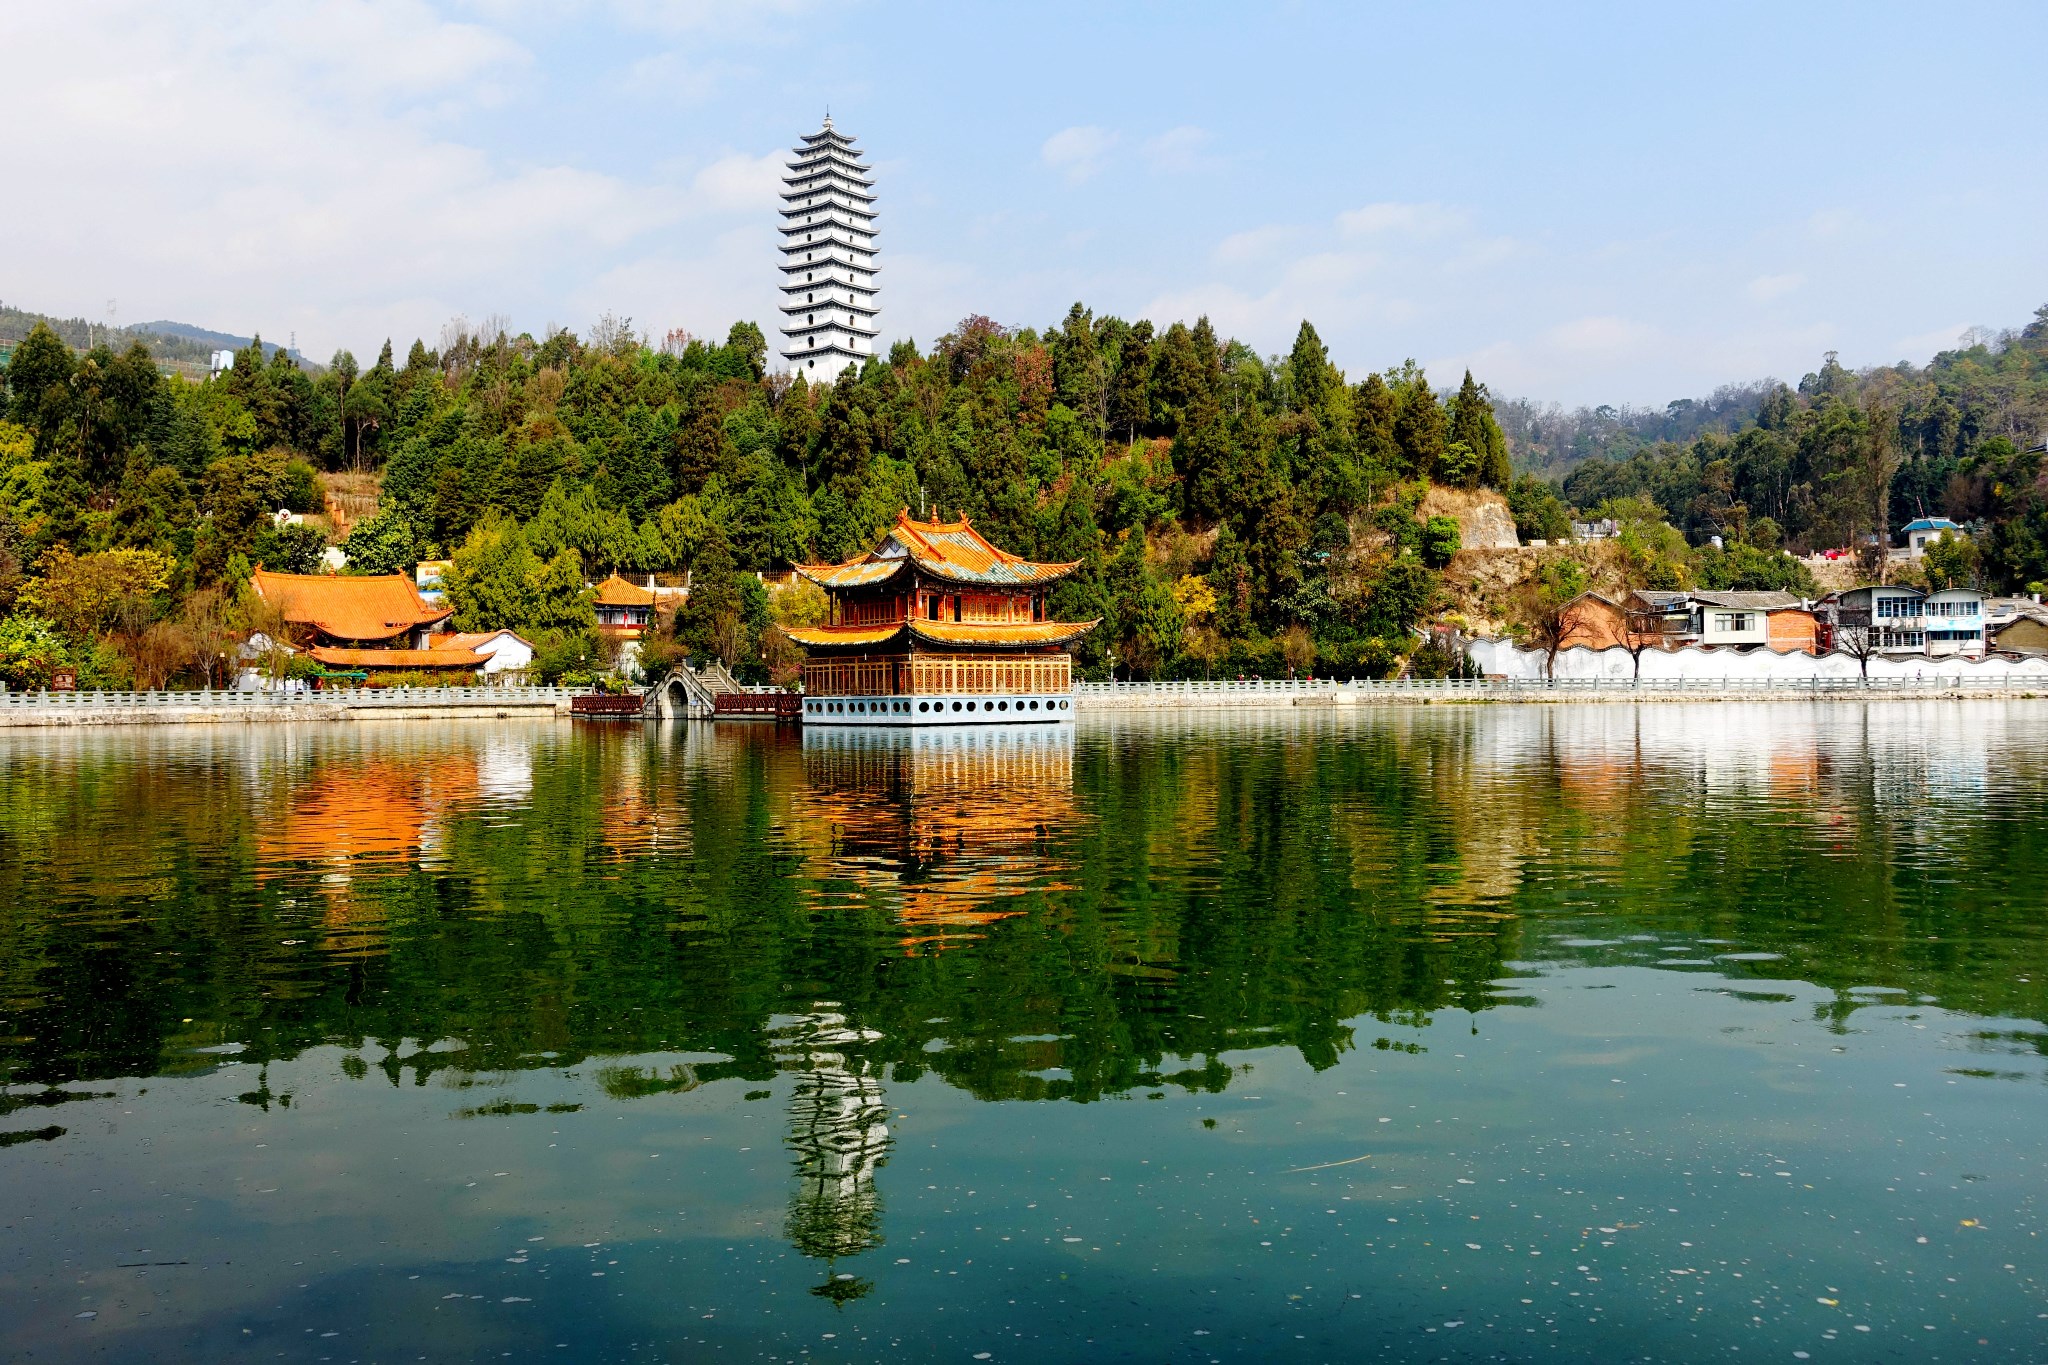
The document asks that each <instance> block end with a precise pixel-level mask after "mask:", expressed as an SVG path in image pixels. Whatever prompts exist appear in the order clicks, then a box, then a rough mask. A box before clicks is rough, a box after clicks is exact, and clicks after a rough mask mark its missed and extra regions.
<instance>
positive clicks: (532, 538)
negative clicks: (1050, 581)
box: [0, 304, 1510, 681]
mask: <svg viewBox="0 0 2048 1365" xmlns="http://www.w3.org/2000/svg"><path fill="white" fill-rule="evenodd" d="M259 347H260V341H259V342H258V343H256V344H252V345H251V346H250V347H248V348H246V349H245V350H243V351H242V352H240V353H239V354H238V355H237V358H236V363H235V366H234V368H233V369H232V370H231V371H230V372H228V373H226V374H224V375H223V376H221V377H220V378H219V379H217V380H213V381H210V382H204V383H193V382H188V381H185V380H182V379H177V378H174V377H167V376H164V375H161V374H159V372H158V368H157V366H156V364H155V363H154V361H153V358H152V357H151V356H150V354H149V353H148V352H147V350H146V348H143V347H141V346H139V345H137V346H132V347H130V348H129V349H128V350H127V351H125V352H122V353H119V354H116V353H114V352H113V351H112V350H111V349H109V348H104V347H102V348H96V349H94V350H91V351H88V352H86V353H84V354H82V355H80V354H77V353H75V352H74V350H73V348H72V347H70V346H67V345H66V344H64V342H63V341H62V340H61V339H60V338H59V337H57V336H56V335H54V334H53V333H52V332H50V331H49V330H48V329H37V330H36V331H35V332H33V333H31V335H30V336H29V337H28V338H26V339H25V340H24V341H23V342H22V343H21V344H20V346H18V347H17V348H16V350H15V353H14V357H13V360H12V363H11V365H10V367H9V369H8V371H7V393H8V408H7V417H8V425H6V426H5V427H0V471H4V473H0V479H4V483H0V537H4V556H5V557H4V560H0V571H4V580H0V594H4V599H0V605H4V606H6V607H7V608H8V609H10V610H11V612H12V615H11V616H10V617H9V620H8V624H7V626H6V632H7V638H8V639H9V640H11V641H12V643H11V645H7V646H5V648H8V649H11V650H12V652H13V653H14V654H15V655H22V654H24V652H26V653H31V654H32V653H34V652H35V651H36V650H38V649H41V650H43V651H44V654H45V655H46V656H50V657H54V654H55V652H57V651H59V650H60V648H61V649H62V650H68V651H69V653H70V654H71V655H73V656H76V657H75V659H74V661H75V662H78V663H80V664H81V665H83V666H84V667H85V668H86V669H87V672H88V674H90V675H93V676H105V677H108V678H115V677H122V676H125V677H132V678H134V679H137V680H141V681H157V680H160V679H161V678H164V677H172V676H180V675H191V674H194V673H195V672H197V673H207V674H211V673H213V672H214V671H215V668H216V666H217V665H218V663H219V656H220V654H221V650H222V648H223V642H224V641H225V640H226V638H227V636H228V635H229V634H230V633H231V629H232V627H233V625H234V624H235V623H236V620H237V618H236V612H237V611H238V610H241V611H242V612H243V615H244V617H246V612H247V608H248V604H247V603H246V602H243V601H241V600H240V584H241V583H242V581H243V580H244V579H245V577H246V571H247V569H248V567H249V566H250V565H252V564H255V563H259V562H260V563H263V564H266V565H268V566H269V567H271V568H274V569H288V570H298V571H306V570H310V569H311V568H312V567H313V566H314V565H315V564H316V563H317V561H318V557H319V554H320V552H321V551H322V550H323V549H324V548H325V544H326V540H325V537H324V536H323V535H322V533H321V531H320V529H319V527H318V525H317V524H308V525H294V526H283V527H280V526H278V525H276V524H275V519H274V516H273V514H274V513H275V512H276V511H277V510H278V509H280V508H284V509H289V510H293V511H303V512H318V511H320V509H321V508H322V507H323V506H324V505H326V504H327V502H328V494H329V492H330V491H331V489H332V488H333V487H355V486H360V485H361V484H362V482H363V481H365V480H374V481H375V483H376V487H377V501H376V508H377V510H376V513H375V515H374V516H372V517H369V518H367V519H365V520H363V521H361V522H360V523H358V524H355V525H353V526H352V527H350V528H349V530H348V532H347V535H346V538H345V539H344V540H343V542H342V544H343V548H344V549H345V550H346V552H347V554H348V556H349V560H350V569H351V570H352V571H357V572H366V573H382V572H393V571H399V570H404V569H407V568H409V567H410V566H411V565H412V564H413V563H415V562H416V561H418V560H419V559H422V558H428V557H436V556H443V555H447V556H452V557H453V559H454V561H455V570H454V572H453V573H452V575H451V577H450V593H451V597H452V598H453V600H454V601H455V603H456V604H457V606H458V608H459V611H460V622H461V624H462V625H464V626H465V627H468V628H490V627H494V626H498V625H509V626H513V627H516V628H519V629H521V630H524V631H528V632H530V633H531V634H533V635H534V636H536V637H544V641H543V642H544V643H547V644H549V645H550V646H551V648H553V647H556V646H559V648H556V649H555V650H554V652H555V653H556V654H559V655H560V656H561V657H565V658H567V657H575V658H581V657H584V656H586V655H588V654H590V653H591V649H590V647H589V646H590V641H588V640H587V638H586V637H587V634H588V631H589V627H590V625H591V621H592V617H591V609H590V606H589V603H588V601H587V600H586V596H585V594H584V593H583V591H582V590H583V586H584V584H585V582H586V581H589V580H591V579H594V578H596V577H597V576H600V575H602V574H604V573H606V572H609V571H611V570H614V569H618V570H624V571H628V572H632V573H647V572H656V573H670V572H680V571H688V572H690V573H691V574H692V586H693V591H692V594H691V599H690V603H689V606H688V607H687V608H686V609H685V610H684V611H683V613H682V614H681V618H680V619H679V620H678V621H677V622H676V623H675V626H674V635H673V637H672V640H668V641H657V642H655V643H654V644H653V645H652V646H650V648H652V649H653V650H654V652H655V653H657V654H659V653H661V651H662V649H663V648H664V647H669V648H673V649H674V650H676V651H684V650H688V651H693V652H699V653H708V652H716V653H719V654H722V655H724V656H726V657H727V658H728V659H733V660H736V661H738V662H740V663H741V664H745V665H750V666H760V665H761V664H762V654H763V642H764V637H765V638H766V639H767V640H768V641H769V642H771V643H772V641H773V638H774V637H773V632H769V631H767V629H766V628H767V627H768V626H769V625H770V624H771V623H772V618H773V616H774V615H775V613H776V612H778V611H779V612H782V613H783V614H785V615H787V614H788V613H792V612H795V613H802V612H806V611H815V610H816V608H817V605H818V604H817V603H816V602H815V601H807V600H806V594H805V593H804V592H803V591H802V590H798V591H796V592H793V593H785V594H782V595H781V598H780V599H778V600H777V602H775V603H774V604H771V603H770V601H769V595H768V594H767V593H766V592H765V591H764V590H763V588H762V587H761V585H760V583H759V582H758V581H757V580H756V579H755V578H754V576H753V575H752V574H751V573H748V572H746V571H749V570H776V569H780V568H783V567H786V566H787V565H789V564H791V563H792V562H796V561H801V560H818V559H823V560H833V559H839V558H843V557H846V556H849V555H852V554H854V553H857V552H858V551H860V550H862V549H864V548H865V547H866V546H867V545H868V544H870V543H871V542H872V541H873V540H874V538H875V537H876V536H877V535H878V533H879V532H880V530H881V528H883V527H884V526H885V525H887V523H888V522H889V521H891V520H892V519H893V518H894V517H895V515H896V513H897V511H898V510H899V509H901V508H909V509H911V510H912V511H913V512H914V513H922V514H924V515H928V516H935V517H936V516H945V517H949V518H950V517H954V516H957V515H962V514H964V515H967V516H970V517H972V518H973V519H974V521H975V524H976V525H977V526H979V527H980V528H981V529H982V530H983V531H984V532H985V533H986V534H988V535H989V536H990V537H991V538H992V539H993V540H995V541H996V542H997V543H998V544H1001V545H1003V546H1005V547H1006V548H1009V549H1012V550H1014V551H1016V552H1017V553H1020V554H1025V555H1029V556H1033V557H1036V558H1042V559H1053V560H1078V561H1081V568H1080V570H1079V571H1077V572H1076V573H1075V574H1074V575H1072V576H1071V577H1070V578H1069V579H1068V580H1067V581H1066V582H1065V583H1064V584H1063V585H1062V586H1061V588H1060V589H1059V594H1058V596H1057V598H1056V599H1055V601H1054V603H1053V607H1054V610H1055V611H1056V612H1057V613H1058V614H1059V615H1060V616H1061V617H1063V618H1067V619H1080V620H1090V619H1095V618H1098V617H1099V618H1101V619H1102V621H1103V628H1102V629H1100V630H1098V631H1097V632H1095V633H1094V634H1093V635H1092V636H1091V637H1090V639H1089V641H1088V644H1087V646H1086V648H1085V650H1084V653H1083V656H1082V658H1081V660H1080V662H1081V663H1082V665H1083V666H1084V667H1085V668H1086V669H1088V670H1091V671H1093V672H1095V673H1097V674H1101V673H1103V672H1105V671H1107V670H1108V669H1110V668H1112V667H1114V668H1116V669H1117V670H1118V671H1120V672H1130V671H1136V672H1138V673H1141V674H1158V673H1171V672H1180V673H1192V674H1195V675H1197V676H1199V675H1200V674H1201V673H1203V672H1204V671H1213V672H1230V673H1236V672H1246V671H1257V672H1261V673H1273V672H1276V671H1278V672H1284V671H1285V670H1286V669H1287V668H1289V667H1294V668H1297V669H1309V668H1313V667H1316V666H1318V665H1319V664H1320V665H1321V666H1323V667H1324V668H1326V669H1327V668H1342V669H1364V670H1369V671H1385V670H1386V669H1388V668H1391V667H1393V666H1395V665H1396V663H1397V662H1398V661H1400V660H1402V659H1405V658H1406V657H1407V656H1409V655H1410V654H1411V653H1412V652H1413V651H1414V641H1413V637H1412V634H1411V630H1412V627H1414V626H1415V625H1416V623H1417V622H1419V621H1421V620H1423V619H1424V618H1425V617H1426V616H1427V615H1428V614H1429V612H1430V610H1431V608H1432V606H1433V605H1434V602H1435V598H1436V592H1437V584H1438V571H1439V570H1440V568H1441V567H1442V565H1443V564H1444V563H1445V562H1446V560H1447V559H1448V558H1449V556H1450V555H1451V554H1453V553H1455V551H1456V550H1457V548H1458V535H1457V528H1456V525H1455V523H1450V524H1448V525H1446V524H1445V520H1446V519H1439V520H1438V521H1436V522H1433V523H1432V522H1426V521H1425V520H1424V519H1420V518H1418V517H1417V515H1416V508H1417V505H1418V503H1419V501H1420V499H1421V497H1422V496H1423V493H1424V492H1425V491H1426V489H1427V488H1428V486H1429V483H1430V482H1431V481H1432V480H1434V481H1437V482H1441V483H1445V484H1453V485H1459V486H1464V487H1481V486H1496V487H1499V486H1505V485H1506V484H1507V483H1508V481H1509V477H1510V471H1509V456H1508V446H1507V442H1506V439H1505V438H1504V436H1503V435H1502V432H1501V430H1500V427H1499V424H1498V423H1497V422H1496V421H1495V419H1494V416H1493V412H1492V409H1491V406H1490V403H1489V400H1488V397H1487V394H1486V391H1485V389H1484V388H1483V387H1482V386H1481V385H1479V384H1478V383H1477V382H1475V381H1474V380H1473V379H1472V377H1471V376H1470V375H1467V376H1465V378H1464V382H1463V384H1462V385H1461V386H1460V388H1459V389H1458V390H1457V391H1455V392H1454V393H1451V394H1450V395H1449V397H1448V399H1446V398H1445V397H1444V396H1441V395H1439V394H1438V393H1437V392H1436V390H1435V389H1433V388H1432V386H1431V384H1430V383H1429V381H1428V379H1427V378H1426V377H1425V376H1424V374H1423V373H1422V372H1421V371H1420V370H1418V369H1417V368H1415V367H1414V366H1413V365H1412V364H1408V365H1404V366H1402V367H1400V368H1398V369H1394V370H1391V371H1389V372H1387V373H1385V374H1373V375H1368V376H1366V377H1365V378H1364V379H1363V380H1361V381H1359V382H1357V383H1352V382H1349V381H1348V380H1347V379H1346V378H1345V376H1343V375H1342V374H1340V373H1339V372H1338V371H1337V370H1336V369H1335V368H1334V367H1332V365H1331V364H1330V361H1329V358H1328V355H1327V353H1326V351H1325V349H1324V347H1323V346H1322V344H1321V342H1320V341H1319V340H1318V339H1317V336H1316V333H1315V330H1314V328H1313V327H1311V326H1310V325H1308V324H1307V323H1304V324H1303V325H1302V327H1301V330H1300V334H1299V336H1298V337H1297V339H1296V341H1295V344H1294V347H1293V349H1292V351H1291V352H1290V353H1289V354H1288V355H1287V356H1286V357H1284V358H1272V359H1261V358H1260V357H1259V356H1257V355H1256V354H1255V353H1253V352H1252V351H1251V350H1250V349H1249V348H1247V347H1245V346H1243V345H1241V344H1238V343H1235V342H1228V341H1225V340H1223V339H1221V338H1219V337H1218V336H1217V335H1216V333H1215V331H1214V330H1213V329H1212V328H1211V327H1210V326H1209V324H1208V322H1207V321H1206V320H1201V321H1198V322H1196V323H1195V324H1194V325H1193V326H1187V325H1184V324H1180V323H1175V324H1174V325H1172V326H1170V327H1168V328H1166V329H1165V330H1164V331H1159V330H1158V329H1155V328H1154V327H1153V325H1152V324H1150V323H1148V322H1138V323H1135V324H1133V323H1126V322H1124V321H1122V320H1120V319H1117V318H1097V317H1095V316H1094V315H1093V314H1092V313H1091V312H1090V311H1089V310H1087V309H1086V308H1083V307H1081V306H1080V305H1078V304H1077V305H1076V306H1075V307H1074V308H1073V309H1072V310H1071V311H1070V312H1069V313H1068V315H1067V316H1066V318H1064V319H1063V320H1062V321H1061V322H1060V323H1059V325H1058V326H1056V327H1052V328H1048V329H1047V330H1045V331H1044V332H1038V331H1035V330H1032V329H1028V328H1027V329H1023V330H1018V331H1013V330H1010V329H1007V328H1004V327H1001V326H998V325H997V324H995V323H994V322H992V321H990V320H989V319H987V318H982V317H970V318H968V319H966V320H965V321H963V322H962V323H961V324H960V325H959V326H958V327H957V328H956V329H955V330H954V331H953V332H952V333H951V334H949V335H947V336H945V337H942V338H940V340H939V341H938V342H937V343H936V344H935V345H934V346H932V347H931V348H930V350H928V351H926V350H920V349H919V348H918V347H917V346H916V345H914V344H912V343H910V342H907V341H906V342H899V343H897V344H896V345H895V346H894V347H893V348H891V350H890V352H889V354H888V356H887V357H886V358H883V357H877V358H875V359H874V360H872V361H870V362H868V363H867V364H865V365H864V366H863V367H862V368H861V369H860V371H859V372H858V373H853V374H849V375H847V376H846V377H844V378H843V379H842V380H841V381H840V382H838V383H835V384H828V385H817V386H813V385H810V384H808V383H807V382H806V381H805V380H804V379H803V378H802V377H801V376H799V377H795V378H793V379H792V378H789V377H786V376H783V375H770V374H769V373H768V372H767V369H766V361H767V344H766V340H765V338H764V337H763V336H762V334H761V332H760V330H759V329H758V328H757V327H755V326H754V325H752V324H750V323H742V324H739V325H736V326H734V327H733V328H732V329H731V331H730V333H729V334H728V335H727V337H726V338H725V340H724V342H723V343H720V344H714V343H711V342H706V341H703V340H696V339H687V338H684V337H681V336H671V337H670V338H668V339H667V340H666V341H665V342H664V343H663V344H662V345H659V346H650V345H649V344H647V343H646V342H645V341H644V340H643V339H642V338H640V337H639V336H638V335H637V334H636V333H635V332H634V330H633V328H632V327H631V325H630V324H629V323H626V322H624V321H621V320H617V319H609V318H608V319H606V320H604V321H603V322H601V323H600V324H598V325H597V326H596V327H594V328H593V329H592V330H591V334H590V336H589V337H588V338H583V339H579V338H578V337H576V336H574V335H572V334H570V333H568V332H566V331H565V332H558V333H556V334H554V335H551V336H549V337H546V338H545V339H540V340H536V339H535V338H533V337H531V336H519V337H511V336H507V335H505V334H504V333H503V332H502V331H500V332H497V333H496V334H494V335H488V336H487V335H483V334H480V333H476V332H468V331H464V332H460V333H458V334H456V335H454V336H453V337H452V338H451V339H449V340H448V341H447V342H446V344H444V346H443V347H442V348H441V349H439V350H430V349H429V348H428V347H427V346H426V345H425V344H424V343H422V342H415V343H413V345H412V347H411V349H410V350H409V352H408V353H407V354H406V355H405V356H404V358H403V360H402V361H401V360H400V359H399V358H398V356H397V355H396V354H395V353H394V351H393V349H392V347H391V346H390V345H389V344H387V345H386V346H385V347H384V350H383V352H382V354H381V355H379V356H378V357H377V359H376V360H375V361H374V363H372V364H370V365H368V366H360V365H358V363H357V362H356V361H355V359H354V358H353V357H352V356H350V355H349V354H348V353H346V352H344V353H341V354H338V355H336V356H335V357H334V358H333V360H332V362H331V363H330V364H329V365H328V366H327V367H326V369H325V370H324V371H323V372H321V373H320V374H319V375H318V376H317V377H315V376H312V375H309V374H308V373H306V372H305V371H304V370H302V369H301V368H300V367H299V366H298V365H296V364H295V363H294V362H293V361H292V359H291V358H290V357H289V356H285V355H283V354H280V353H272V354H270V355H269V356H268V357H267V358H266V357H265V356H264V354H263V352H262V351H261V350H260V349H259ZM783 599H786V600H783ZM544 653H546V651H544ZM768 653H769V655H770V657H769V659H768V660H767V662H768V663H771V664H772V663H774V662H776V657H775V651H774V650H773V649H770V650H769V651H768ZM785 653H786V647H785ZM550 657H553V656H552V655H550ZM1427 665H1428V661H1425V666H1427ZM544 666H547V665H545V663H544ZM1439 666H1447V665H1439ZM33 671H34V669H33V668H25V667H19V666H18V667H16V668H15V673H16V676H17V677H18V678H19V677H25V676H27V675H28V674H30V673H32V672H33Z"/></svg>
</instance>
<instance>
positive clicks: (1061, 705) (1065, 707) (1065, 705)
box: [1060, 702, 1067, 711]
mask: <svg viewBox="0 0 2048 1365" xmlns="http://www.w3.org/2000/svg"><path fill="white" fill-rule="evenodd" d="M1066 709H1067V704H1066V703H1065V702H1061V703H1060V710H1062V711H1064V710H1066Z"/></svg>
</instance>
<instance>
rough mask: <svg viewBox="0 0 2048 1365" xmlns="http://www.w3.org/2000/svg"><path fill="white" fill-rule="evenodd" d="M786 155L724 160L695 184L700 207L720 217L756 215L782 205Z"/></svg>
mask: <svg viewBox="0 0 2048 1365" xmlns="http://www.w3.org/2000/svg"><path fill="white" fill-rule="evenodd" d="M788 155H789V154H788V153H786V152H770V153H768V154H767V155H766V156H747V155H746V154H744V153H738V152H736V153H734V154H733V155H731V156H726V157H721V158H720V159H719V160H717V161H714V162H712V163H711V164H710V165H709V166H706V167H705V168H704V169H703V170H701V171H699V172H697V174H696V176H695V177H694V178H693V179H692V180H691V189H692V191H693V193H694V194H695V196H696V198H697V201H698V206H699V207H701V208H704V209H708V210H711V211H713V212H718V213H755V212H759V211H761V210H766V209H773V208H776V207H777V206H779V205H780V203H781V201H782V189H783V186H782V177H783V174H784V173H785V164H786V162H787V161H788Z"/></svg>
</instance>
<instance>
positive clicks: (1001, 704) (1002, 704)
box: [996, 701, 1010, 711]
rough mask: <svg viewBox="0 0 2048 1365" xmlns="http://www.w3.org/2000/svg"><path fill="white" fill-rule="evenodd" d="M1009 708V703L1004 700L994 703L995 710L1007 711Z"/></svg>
mask: <svg viewBox="0 0 2048 1365" xmlns="http://www.w3.org/2000/svg"><path fill="white" fill-rule="evenodd" d="M1009 709H1010V703H1008V702H1006V701H999V702H997V703H996V710H998V711H1007V710H1009Z"/></svg>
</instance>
